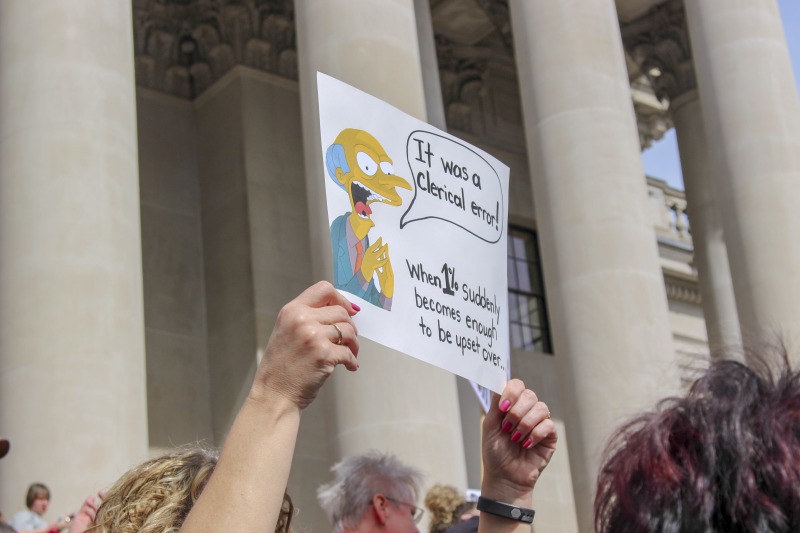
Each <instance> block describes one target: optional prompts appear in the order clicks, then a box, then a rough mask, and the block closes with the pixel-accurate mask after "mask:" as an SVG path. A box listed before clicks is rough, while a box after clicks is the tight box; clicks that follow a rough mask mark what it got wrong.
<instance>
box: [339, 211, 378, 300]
mask: <svg viewBox="0 0 800 533" xmlns="http://www.w3.org/2000/svg"><path fill="white" fill-rule="evenodd" d="M349 217H350V212H347V213H345V214H344V215H341V216H339V217H336V220H334V221H333V223H332V224H331V249H332V250H333V286H334V287H336V288H337V289H341V290H343V291H346V292H349V293H351V294H355V295H356V296H358V297H360V298H363V299H364V300H366V301H368V302H370V303H371V304H373V305H377V306H378V307H382V308H384V309H391V307H392V299H391V298H386V297H385V296H384V295H382V294H381V291H379V290H378V288H377V287H376V286H375V281H374V280H373V279H371V278H370V279H369V280H365V279H364V276H363V274H362V273H361V270H360V269H359V271H358V272H355V273H354V272H353V270H355V264H356V254H357V252H356V247H355V246H356V242H358V238H357V237H356V236H355V233H353V229H352V227H351V226H350V221H349V220H348V219H349ZM361 243H362V245H363V248H362V253H363V251H365V250H367V248H369V235H367V236H365V237H364V239H362V241H361Z"/></svg>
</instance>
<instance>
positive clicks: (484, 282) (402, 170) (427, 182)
mask: <svg viewBox="0 0 800 533" xmlns="http://www.w3.org/2000/svg"><path fill="white" fill-rule="evenodd" d="M317 84H318V91H319V112H320V135H321V150H322V158H323V162H324V164H325V176H321V177H320V179H321V180H322V182H321V183H324V186H325V191H326V197H327V205H328V221H329V227H330V229H331V245H332V251H333V269H334V275H333V280H334V285H335V286H336V287H337V288H338V289H339V290H340V291H341V292H342V294H344V296H345V297H347V298H348V299H349V300H350V301H352V302H354V303H356V304H357V305H359V306H360V307H361V312H360V313H358V314H357V315H356V316H355V323H356V325H357V327H358V331H359V335H362V336H364V337H366V338H369V339H372V340H374V341H376V342H378V343H380V344H383V345H385V346H388V347H389V348H392V349H394V350H397V351H399V352H402V353H404V354H407V355H410V356H412V357H415V358H417V359H420V360H422V361H426V362H428V363H431V364H433V365H436V366H438V367H440V368H444V369H446V370H448V371H450V372H453V373H455V374H458V375H460V376H462V377H465V378H467V379H469V380H472V381H474V382H476V383H478V384H480V385H483V386H484V387H487V388H489V389H491V390H494V391H496V392H498V393H499V392H501V391H502V389H503V386H504V385H505V383H506V375H507V370H508V365H509V340H508V339H509V333H508V332H509V327H508V281H507V270H506V269H507V253H508V252H507V243H506V239H507V231H506V228H507V216H508V175H509V169H508V167H507V166H505V165H503V164H502V163H500V162H499V161H498V160H496V159H495V158H494V157H492V156H490V155H489V154H487V153H485V152H483V151H482V150H480V149H478V148H475V147H473V146H470V145H468V144H467V143H465V142H463V141H461V140H459V139H457V138H455V137H453V136H452V135H449V134H448V133H446V132H443V131H441V130H438V129H437V128H435V127H433V126H430V125H429V124H427V123H425V122H422V121H420V120H418V119H416V118H414V117H411V116H409V115H407V114H405V113H403V112H401V111H400V110H398V109H396V108H394V107H392V106H390V105H389V104H387V103H385V102H383V101H381V100H378V99H377V98H374V97H372V96H370V95H368V94H366V93H363V92H361V91H359V90H357V89H355V88H353V87H351V86H349V85H347V84H344V83H342V82H340V81H338V80H336V79H334V78H331V77H330V76H327V75H325V74H321V73H318V74H317Z"/></svg>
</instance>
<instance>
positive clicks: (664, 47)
mask: <svg viewBox="0 0 800 533" xmlns="http://www.w3.org/2000/svg"><path fill="white" fill-rule="evenodd" d="M622 41H623V44H624V46H625V50H626V51H627V53H628V54H629V56H630V57H631V58H632V59H633V61H634V62H636V64H638V65H639V68H640V69H641V71H642V73H643V74H644V75H645V76H647V78H648V79H649V80H650V82H651V84H652V86H653V89H654V90H655V94H656V97H658V99H660V100H669V101H672V100H674V99H675V98H677V97H678V96H680V95H682V94H684V93H687V92H689V91H691V90H694V89H696V88H697V80H696V78H695V74H694V65H693V62H692V48H691V45H690V43H689V30H688V28H687V26H686V12H685V10H684V7H683V2H682V1H681V0H670V1H669V2H666V3H664V4H661V5H659V6H656V7H654V8H653V9H652V10H650V11H649V12H648V13H647V14H646V15H644V16H643V17H641V18H640V19H638V20H635V21H633V22H630V23H628V24H624V25H623V26H622Z"/></svg>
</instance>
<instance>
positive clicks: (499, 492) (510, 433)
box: [478, 379, 558, 533]
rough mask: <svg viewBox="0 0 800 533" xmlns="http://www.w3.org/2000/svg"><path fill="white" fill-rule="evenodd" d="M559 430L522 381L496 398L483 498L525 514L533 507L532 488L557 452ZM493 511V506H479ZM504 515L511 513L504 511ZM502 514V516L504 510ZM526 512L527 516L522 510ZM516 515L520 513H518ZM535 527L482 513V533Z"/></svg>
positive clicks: (486, 430)
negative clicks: (487, 507)
mask: <svg viewBox="0 0 800 533" xmlns="http://www.w3.org/2000/svg"><path fill="white" fill-rule="evenodd" d="M557 440H558V435H557V434H556V427H555V424H553V421H552V420H550V410H549V409H548V408H547V405H545V404H544V403H543V402H540V401H539V399H538V398H537V397H536V394H535V393H534V392H533V391H532V390H529V389H526V388H525V384H524V383H522V381H520V380H518V379H512V380H511V381H509V382H508V384H507V385H506V387H505V389H504V390H503V394H502V395H500V396H498V395H496V394H493V395H492V405H491V408H490V409H489V412H488V413H487V414H486V417H485V418H484V421H483V441H482V453H483V465H484V473H483V483H482V485H481V497H482V498H487V499H489V500H494V501H495V502H500V503H501V504H508V505H511V506H514V507H519V508H523V509H532V508H533V488H534V486H535V485H536V481H537V480H538V479H539V476H540V475H541V473H542V470H544V468H545V467H546V466H547V464H548V463H549V462H550V458H551V457H552V456H553V452H555V449H556V441H557ZM487 504H488V505H489V506H491V507H494V508H495V509H501V508H503V506H502V505H497V504H495V503H493V502H491V501H489V502H485V501H484V502H479V505H478V507H479V508H481V507H485V505H487ZM505 510H506V511H511V510H512V509H511V508H509V507H505ZM501 512H503V511H501ZM523 513H524V511H523ZM514 514H516V512H514ZM530 531H531V525H530V523H527V522H521V521H518V520H514V519H511V518H504V517H502V516H498V515H496V514H492V513H490V512H487V511H481V515H480V521H479V526H478V533H523V532H525V533H530Z"/></svg>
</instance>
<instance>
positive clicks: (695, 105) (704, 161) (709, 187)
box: [670, 91, 741, 358]
mask: <svg viewBox="0 0 800 533" xmlns="http://www.w3.org/2000/svg"><path fill="white" fill-rule="evenodd" d="M701 108H702V106H701V104H700V99H699V98H698V94H697V91H690V92H686V93H683V94H682V95H680V96H679V97H677V98H674V99H673V100H672V101H671V103H670V113H671V114H672V121H673V122H674V124H675V131H676V133H677V137H678V149H679V151H680V158H681V169H682V171H683V182H684V186H685V187H686V198H687V210H688V214H689V220H690V222H691V224H692V243H693V245H694V263H695V266H696V267H697V273H698V278H699V285H700V294H701V296H702V298H703V315H704V317H705V321H706V331H707V332H708V346H709V349H710V351H711V357H712V358H715V357H716V356H717V355H722V354H724V349H725V347H730V346H734V347H735V346H738V345H739V344H740V343H741V332H740V329H739V316H738V314H737V312H736V297H735V296H734V291H733V282H732V280H731V270H730V265H729V264H728V253H727V247H726V245H725V237H724V235H723V230H722V221H721V220H720V216H719V203H718V202H717V200H716V198H715V195H714V189H713V175H714V172H715V170H716V169H715V167H714V165H713V164H712V162H711V159H710V154H711V151H710V147H709V146H708V139H707V137H706V130H705V124H704V123H703V113H702V109H701ZM725 355H726V356H730V355H732V354H725Z"/></svg>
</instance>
